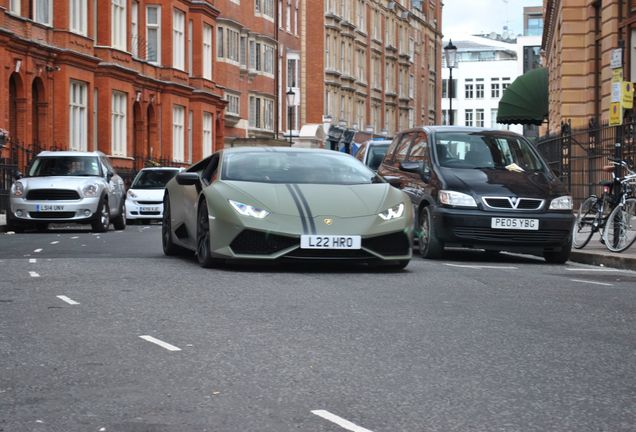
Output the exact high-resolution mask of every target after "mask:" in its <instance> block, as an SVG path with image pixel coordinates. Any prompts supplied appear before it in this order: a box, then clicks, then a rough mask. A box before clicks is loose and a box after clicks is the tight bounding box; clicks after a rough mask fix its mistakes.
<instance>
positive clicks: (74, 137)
mask: <svg viewBox="0 0 636 432" xmlns="http://www.w3.org/2000/svg"><path fill="white" fill-rule="evenodd" d="M87 94H88V86H87V85H86V83H83V82H79V81H71V94H70V108H69V109H70V112H69V137H70V143H69V147H70V149H71V150H77V151H86V150H87V147H88V131H87V124H88V110H87V100H88V96H87Z"/></svg>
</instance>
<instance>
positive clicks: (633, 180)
mask: <svg viewBox="0 0 636 432" xmlns="http://www.w3.org/2000/svg"><path fill="white" fill-rule="evenodd" d="M621 165H622V166H623V167H624V168H625V169H626V171H627V172H628V174H627V175H625V176H623V178H622V179H620V181H619V183H618V185H619V186H620V189H619V190H618V191H617V192H616V194H615V203H616V205H615V207H614V209H613V210H612V212H611V213H610V214H609V216H608V218H607V219H606V221H605V229H604V231H603V241H604V243H605V247H607V249H609V250H610V251H611V252H623V251H624V250H625V249H627V248H629V247H630V246H631V245H632V244H633V243H634V242H635V241H636V195H635V192H636V172H635V171H634V170H633V169H631V168H630V167H629V165H627V163H626V162H625V161H621Z"/></svg>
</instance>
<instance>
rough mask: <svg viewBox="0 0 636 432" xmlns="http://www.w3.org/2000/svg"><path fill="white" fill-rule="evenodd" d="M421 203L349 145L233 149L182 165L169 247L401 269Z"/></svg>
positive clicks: (174, 187)
mask: <svg viewBox="0 0 636 432" xmlns="http://www.w3.org/2000/svg"><path fill="white" fill-rule="evenodd" d="M412 230H413V207H412V204H411V201H410V199H409V197H408V195H406V194H405V193H404V192H402V191H400V190H398V189H396V188H394V187H392V186H391V185H389V183H387V182H385V181H384V180H383V179H382V178H381V177H379V176H377V175H376V174H375V173H374V172H373V171H371V170H370V169H368V168H367V167H366V166H365V165H363V164H362V163H361V162H360V161H358V160H356V159H354V158H353V157H352V156H349V155H347V154H344V153H340V152H335V151H331V150H322V149H301V148H288V147H263V148H260V147H242V148H232V149H224V150H221V151H218V152H217V153H214V154H213V155H211V156H209V157H207V158H205V159H203V160H202V161H200V162H198V163H196V164H194V165H192V166H191V167H190V168H189V169H187V170H185V171H183V172H180V173H178V174H177V175H176V176H175V177H174V178H173V179H172V180H170V181H169V182H168V184H167V185H166V191H165V195H164V198H163V226H162V243H163V251H164V253H165V254H166V255H174V254H178V253H182V252H183V251H192V252H194V253H195V254H196V257H197V259H198V261H199V263H200V264H201V265H202V266H203V267H211V266H213V265H215V264H218V263H220V262H223V261H226V260H269V261H276V260H278V261H283V260H287V261H292V260H295V261H301V260H304V261H307V260H309V261H346V262H358V263H367V264H371V265H374V264H377V265H380V266H383V267H386V268H390V269H402V268H404V267H405V266H406V265H407V264H408V263H409V260H410V259H411V254H412V252H411V243H412Z"/></svg>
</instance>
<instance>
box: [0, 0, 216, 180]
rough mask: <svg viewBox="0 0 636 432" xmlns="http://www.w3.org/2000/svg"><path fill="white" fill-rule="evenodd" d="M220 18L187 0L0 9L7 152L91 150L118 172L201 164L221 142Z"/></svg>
mask: <svg viewBox="0 0 636 432" xmlns="http://www.w3.org/2000/svg"><path fill="white" fill-rule="evenodd" d="M219 13H220V12H219V9H218V8H217V7H216V6H214V5H213V3H211V2H196V1H191V0H182V1H179V0H175V1H171V0H161V1H154V2H153V3H150V2H148V1H145V0H94V1H88V0H70V1H66V2H55V8H53V0H0V65H1V66H2V67H0V98H1V100H0V128H3V129H7V130H8V131H9V133H10V137H11V141H12V145H14V146H20V147H23V148H27V149H29V148H43V149H48V148H55V149H74V150H100V151H103V152H104V153H106V154H107V155H110V156H111V157H112V159H113V162H114V165H115V166H116V167H120V168H123V169H133V168H139V167H141V166H142V165H143V163H144V162H145V161H146V160H148V159H153V160H165V161H168V162H170V163H171V164H180V163H183V164H187V163H190V162H191V161H196V160H198V159H200V158H201V157H202V156H204V155H206V154H209V153H210V152H212V151H213V149H215V148H217V147H219V146H221V145H222V142H223V130H224V109H225V105H226V102H225V101H224V99H223V90H222V89H220V88H219V87H218V86H217V84H216V82H215V73H216V65H215V55H214V47H215V42H216V41H215V37H216V29H217V22H216V20H217V18H218V16H219ZM4 152H5V156H6V152H7V148H6V146H5V150H4Z"/></svg>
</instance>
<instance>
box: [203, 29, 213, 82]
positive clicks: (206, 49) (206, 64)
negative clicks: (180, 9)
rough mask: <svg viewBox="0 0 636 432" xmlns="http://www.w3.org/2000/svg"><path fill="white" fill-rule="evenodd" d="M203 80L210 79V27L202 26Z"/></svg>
mask: <svg viewBox="0 0 636 432" xmlns="http://www.w3.org/2000/svg"><path fill="white" fill-rule="evenodd" d="M203 78H205V79H209V80H211V79H212V27H211V26H209V25H207V24H203Z"/></svg>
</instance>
